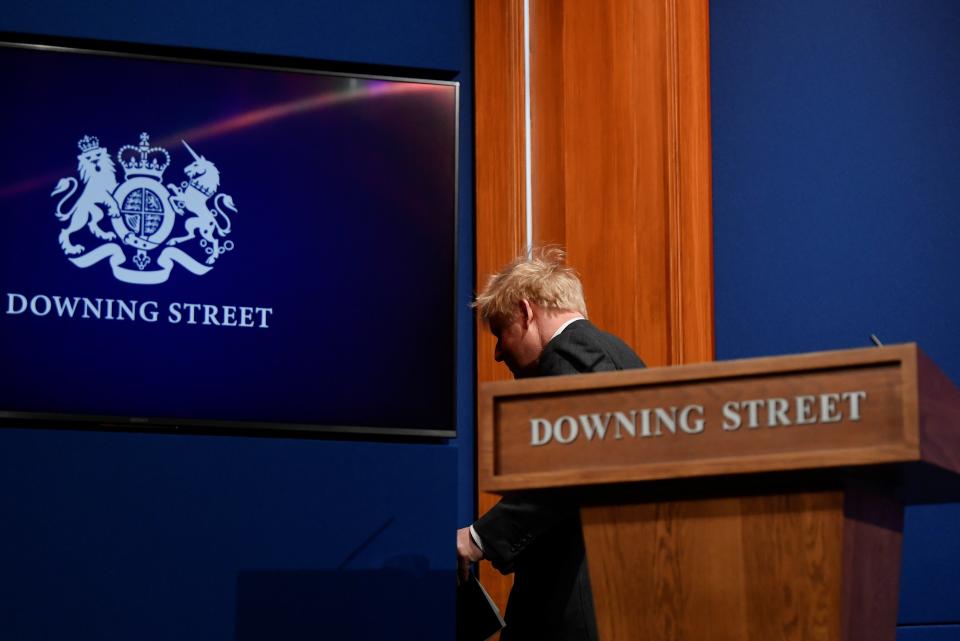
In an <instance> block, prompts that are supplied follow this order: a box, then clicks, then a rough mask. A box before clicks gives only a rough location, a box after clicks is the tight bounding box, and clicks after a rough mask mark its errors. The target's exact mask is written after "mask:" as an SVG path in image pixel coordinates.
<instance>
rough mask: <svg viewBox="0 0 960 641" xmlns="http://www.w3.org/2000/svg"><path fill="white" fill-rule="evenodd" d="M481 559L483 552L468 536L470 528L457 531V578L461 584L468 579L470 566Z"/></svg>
mask: <svg viewBox="0 0 960 641" xmlns="http://www.w3.org/2000/svg"><path fill="white" fill-rule="evenodd" d="M482 558H483V550H481V549H480V548H478V547H477V544H476V543H474V542H473V537H472V536H470V528H469V527H463V528H460V529H459V530H457V578H458V579H459V581H460V583H463V582H464V581H466V580H467V579H468V578H470V566H471V565H472V564H473V563H476V562H477V561H479V560H480V559H482Z"/></svg>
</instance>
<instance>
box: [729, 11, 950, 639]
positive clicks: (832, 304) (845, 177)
mask: <svg viewBox="0 0 960 641" xmlns="http://www.w3.org/2000/svg"><path fill="white" fill-rule="evenodd" d="M710 22H711V24H710V36H711V81H712V113H713V143H714V152H713V174H714V183H713V188H714V230H715V245H714V251H715V269H716V336H717V356H718V358H720V359H729V358H737V357H748V356H760V355H767V354H783V353H792V352H807V351H814V350H823V349H835V348H846V347H862V346H866V345H869V342H868V335H869V334H870V333H876V334H877V335H879V336H880V338H881V339H882V340H883V341H885V342H887V343H898V342H907V341H916V342H917V343H919V344H920V346H921V348H922V349H923V350H925V351H926V352H927V354H929V355H930V356H931V357H932V358H933V359H934V360H935V361H936V362H937V363H938V364H939V365H940V366H941V367H942V368H943V369H944V370H945V371H946V373H947V374H948V375H949V376H950V377H951V378H952V379H953V381H954V382H955V383H960V332H958V331H957V328H956V322H957V320H958V319H960V296H958V295H957V292H958V289H957V282H958V277H960V251H958V247H960V3H957V2H954V1H953V0H924V1H922V2H916V1H913V0H896V1H883V2H881V1H878V0H845V1H843V2H836V1H835V0H808V1H806V2H793V1H777V2H748V1H741V0H715V1H713V2H711V8H710ZM958 542H960V504H945V505H931V506H915V507H910V508H908V509H907V513H906V524H905V529H904V556H903V576H902V583H901V595H900V597H901V598H900V612H899V621H900V625H901V627H900V629H899V632H898V639H900V640H901V641H921V640H923V641H944V640H946V639H960V587H958V582H957V577H958V576H960V543H958Z"/></svg>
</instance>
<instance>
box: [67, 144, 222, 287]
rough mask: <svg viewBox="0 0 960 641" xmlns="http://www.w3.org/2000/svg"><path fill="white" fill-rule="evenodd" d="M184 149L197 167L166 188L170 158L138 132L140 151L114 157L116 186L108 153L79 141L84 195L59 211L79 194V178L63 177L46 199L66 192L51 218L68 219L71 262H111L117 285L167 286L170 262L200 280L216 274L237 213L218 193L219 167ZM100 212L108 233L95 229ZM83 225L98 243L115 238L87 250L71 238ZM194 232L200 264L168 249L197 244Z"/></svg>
mask: <svg viewBox="0 0 960 641" xmlns="http://www.w3.org/2000/svg"><path fill="white" fill-rule="evenodd" d="M183 145H184V146H185V147H186V149H187V150H188V151H189V152H190V154H191V156H193V158H194V162H192V163H190V164H189V165H188V166H187V167H186V168H185V169H184V173H185V174H186V177H187V178H188V180H186V181H183V182H182V183H181V184H180V185H179V186H176V185H173V184H168V185H166V186H164V184H163V182H162V180H163V172H164V171H165V170H166V169H167V167H168V166H169V165H170V154H169V152H167V150H166V149H164V148H162V147H151V146H150V136H149V135H148V134H146V133H143V134H141V135H140V144H139V145H138V146H133V145H124V146H123V147H121V148H120V151H119V152H118V153H117V156H116V157H117V160H118V161H119V163H120V166H121V167H122V168H123V172H124V178H125V180H124V182H123V183H121V184H120V185H117V180H116V178H115V173H114V172H115V167H114V165H113V162H112V160H111V159H110V155H109V153H108V152H107V150H106V149H105V148H103V147H101V146H100V141H99V140H98V139H97V138H96V137H93V136H84V137H83V139H82V140H81V141H80V142H79V143H78V146H79V147H80V152H81V153H80V155H79V156H77V158H78V159H79V160H80V178H81V180H82V181H83V183H84V186H83V190H82V193H81V194H80V195H79V197H78V198H77V200H76V202H75V203H74V205H73V207H71V208H70V209H69V210H68V211H63V206H64V203H65V202H67V201H68V200H70V199H71V198H72V197H73V195H74V193H75V192H76V191H77V188H78V187H79V184H78V183H77V181H76V180H75V179H74V178H63V179H61V180H60V182H59V183H58V184H57V187H56V189H55V190H54V191H53V194H51V195H52V196H55V195H57V194H62V193H65V195H64V196H63V197H62V198H61V199H60V202H59V204H58V205H57V211H56V216H57V218H58V219H59V220H61V221H69V224H68V226H67V227H66V228H64V229H63V230H61V232H60V246H61V248H62V249H63V252H64V254H66V255H67V256H68V257H71V258H70V261H71V262H72V263H73V264H74V265H76V266H77V267H81V268H86V267H90V266H91V265H93V264H95V263H98V262H100V261H101V260H104V259H108V260H109V263H110V267H111V269H112V270H113V275H114V276H115V277H116V278H117V279H118V280H121V281H124V282H127V283H134V284H140V285H153V284H157V283H163V282H166V280H167V279H168V278H169V276H170V272H171V270H172V269H173V268H174V266H175V265H181V266H183V267H184V268H186V269H187V271H189V272H192V273H193V274H196V275H198V276H201V275H203V274H206V273H207V272H209V271H210V270H211V269H213V264H214V262H215V261H216V260H217V258H219V257H220V256H221V255H222V254H224V253H226V252H228V251H230V250H232V249H233V241H230V240H226V241H223V242H221V241H220V239H221V238H222V237H224V236H227V235H228V234H229V233H230V231H231V225H230V219H229V217H228V216H227V210H229V211H230V212H233V213H236V211H237V209H236V206H235V205H234V204H233V199H232V198H231V197H230V196H229V195H227V194H219V193H217V190H218V188H219V183H220V172H219V170H218V169H217V167H216V165H214V164H213V163H212V162H210V161H209V160H207V159H206V158H204V157H203V156H200V155H198V154H197V153H196V152H194V151H193V149H191V148H190V146H189V145H187V143H186V141H184V142H183ZM208 202H209V203H210V204H212V208H211V206H210V204H208ZM104 213H106V214H107V215H108V216H109V220H110V224H111V226H112V227H113V231H112V232H108V231H105V230H104V229H102V228H101V227H100V221H101V220H102V219H103V218H104ZM178 216H184V217H185V218H186V222H185V223H184V231H185V232H186V233H184V234H183V235H180V236H176V237H173V238H171V235H172V233H173V231H174V227H175V226H176V222H177V217H178ZM84 227H87V228H88V229H89V231H90V234H92V235H93V236H94V237H95V238H97V239H100V240H104V241H115V240H119V243H117V242H106V243H104V244H102V245H100V246H99V247H96V248H94V249H93V250H91V251H86V248H85V247H84V245H81V244H75V243H74V242H73V241H72V240H71V236H72V234H74V233H76V232H79V231H81V230H82V229H83V228H84ZM198 233H199V234H200V236H201V238H200V239H199V245H200V248H201V250H202V251H204V252H205V253H206V255H207V258H206V260H205V264H204V263H200V262H199V261H197V260H196V259H194V258H193V257H192V256H191V255H190V254H188V253H186V252H184V251H183V250H181V249H177V248H175V247H173V246H174V245H178V244H181V243H184V242H187V241H191V240H195V239H196V238H197V234H198ZM125 247H126V248H131V249H132V250H133V252H134V255H133V257H132V263H133V264H134V265H135V266H136V269H133V268H131V267H128V266H127V265H129V263H127V258H128V256H127V253H126V251H125V250H124V248H125ZM154 250H159V252H158V255H156V258H152V257H151V255H150V254H151V252H153V251H154ZM127 251H129V250H127ZM148 267H150V268H149V269H148Z"/></svg>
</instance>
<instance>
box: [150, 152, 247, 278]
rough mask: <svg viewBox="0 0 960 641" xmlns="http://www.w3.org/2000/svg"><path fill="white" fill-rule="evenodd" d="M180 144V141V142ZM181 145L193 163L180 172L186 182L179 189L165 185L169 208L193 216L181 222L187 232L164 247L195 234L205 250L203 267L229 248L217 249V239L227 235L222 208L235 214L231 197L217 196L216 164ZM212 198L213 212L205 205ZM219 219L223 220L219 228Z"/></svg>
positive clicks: (184, 240) (186, 239) (218, 174)
mask: <svg viewBox="0 0 960 641" xmlns="http://www.w3.org/2000/svg"><path fill="white" fill-rule="evenodd" d="M181 142H182V141H181ZM183 144H184V146H185V147H186V148H187V149H188V150H189V151H190V153H191V154H192V155H193V157H194V161H193V162H192V163H190V164H189V165H187V166H186V167H185V168H184V170H183V172H184V173H185V174H186V175H187V178H188V180H187V181H185V182H183V183H182V184H181V186H180V187H177V186H176V185H173V184H169V185H167V189H169V190H170V192H171V193H172V195H171V196H170V205H171V206H172V207H173V209H174V211H176V212H177V213H178V214H181V215H182V214H183V212H184V210H186V211H188V212H190V213H191V214H193V216H192V217H191V218H189V219H188V220H187V222H186V223H184V228H185V229H186V231H187V233H186V234H184V235H183V236H178V237H176V238H171V239H170V240H168V241H167V245H179V244H180V243H183V242H186V241H188V240H191V239H193V238H196V237H197V232H199V233H200V236H202V237H203V241H201V243H200V244H201V245H203V246H204V247H206V252H207V254H208V256H207V261H206V262H207V264H208V265H212V264H213V263H214V262H216V260H217V258H219V256H220V254H222V253H223V252H224V251H225V250H226V249H230V245H232V243H230V242H227V244H226V247H221V245H220V239H219V237H220V236H226V235H227V234H229V233H230V229H231V225H230V218H229V217H228V216H227V213H226V212H225V211H224V209H223V207H226V208H227V209H229V210H230V211H232V212H234V213H236V211H237V208H236V206H235V205H234V204H233V198H231V197H230V196H229V195H226V194H217V193H216V192H217V189H219V188H220V171H219V170H218V169H217V167H216V165H214V164H213V163H212V162H210V161H209V160H207V159H206V158H204V157H203V156H198V155H197V154H196V153H195V152H194V151H193V149H190V145H188V144H187V143H186V142H184V143H183ZM211 198H212V199H213V209H210V207H209V206H208V205H207V202H208V201H209V200H210V199H211ZM219 219H223V221H224V224H223V225H221V224H220V222H219Z"/></svg>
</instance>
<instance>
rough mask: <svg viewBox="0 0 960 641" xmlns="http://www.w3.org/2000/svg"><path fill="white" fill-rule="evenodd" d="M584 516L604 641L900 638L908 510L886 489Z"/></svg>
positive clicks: (670, 504)
mask: <svg viewBox="0 0 960 641" xmlns="http://www.w3.org/2000/svg"><path fill="white" fill-rule="evenodd" d="M703 483H705V484H706V483H708V481H704V482H703ZM620 498H622V497H620ZM618 500H619V499H618ZM581 516H582V521H583V534H584V541H585V543H586V548H587V559H588V563H589V565H590V580H591V583H592V586H593V595H594V603H595V607H596V612H597V626H598V631H599V634H600V639H601V641H627V640H634V639H636V640H643V641H650V640H656V641H794V640H795V641H815V640H816V641H819V640H823V641H861V640H862V641H894V638H895V634H896V618H897V595H898V582H899V574H900V544H901V539H902V532H903V506H902V504H901V503H900V502H899V501H897V500H896V499H894V498H893V497H892V494H891V493H888V492H886V491H881V490H877V489H876V488H873V487H865V486H857V485H849V486H847V487H846V488H836V489H831V488H826V489H815V490H803V491H790V492H784V493H780V494H764V495H750V496H734V497H722V498H705V499H695V500H670V501H659V502H644V501H637V502H633V503H626V504H624V503H622V502H621V503H620V504H619V505H615V506H599V507H597V506H587V507H583V508H582V510H581Z"/></svg>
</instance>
